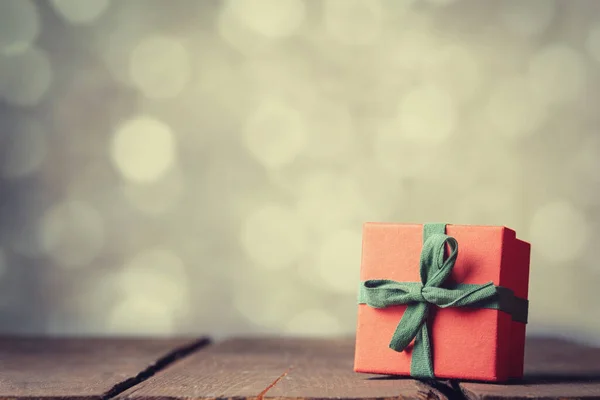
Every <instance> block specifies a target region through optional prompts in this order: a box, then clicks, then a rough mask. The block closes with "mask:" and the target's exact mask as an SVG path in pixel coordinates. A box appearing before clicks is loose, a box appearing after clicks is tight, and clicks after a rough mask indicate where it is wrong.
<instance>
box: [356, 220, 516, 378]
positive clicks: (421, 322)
mask: <svg viewBox="0 0 600 400" xmlns="http://www.w3.org/2000/svg"><path fill="white" fill-rule="evenodd" d="M445 232H446V225H445V224H425V225H424V226H423V248H422V250H421V258H420V274H421V283H418V282H396V281H392V280H387V279H371V280H367V281H365V282H361V285H360V290H359V296H358V301H359V304H367V305H368V306H370V307H373V308H386V307H391V306H397V305H408V307H407V308H406V311H404V315H403V316H402V318H401V320H400V323H398V326H397V327H396V330H395V332H394V334H393V335H392V340H391V341H390V345H389V347H390V348H391V349H393V350H395V351H399V352H400V351H403V350H404V349H406V347H408V345H409V344H410V343H411V342H412V341H413V339H414V345H413V350H412V359H411V365H410V374H411V376H413V377H416V378H429V379H431V378H434V377H435V376H434V373H433V359H432V356H431V338H430V335H429V327H428V318H429V309H430V306H431V305H435V306H438V307H440V308H446V307H474V308H490V309H496V310H500V311H503V312H506V313H509V314H510V315H511V317H512V319H513V320H515V321H518V322H523V323H527V309H528V302H527V300H525V299H521V298H518V297H516V296H515V295H514V293H513V291H512V290H510V289H508V288H505V287H502V286H495V285H494V283H493V282H488V283H485V284H482V285H473V284H455V285H452V286H451V287H448V286H447V287H442V284H443V283H444V281H445V280H446V279H447V278H448V277H449V276H450V274H451V273H452V268H454V264H455V262H456V257H457V256H458V242H457V241H456V239H454V238H453V237H450V236H448V235H446V234H445ZM446 245H448V247H449V248H450V254H449V255H448V257H446V256H445V253H446V251H445V250H446Z"/></svg>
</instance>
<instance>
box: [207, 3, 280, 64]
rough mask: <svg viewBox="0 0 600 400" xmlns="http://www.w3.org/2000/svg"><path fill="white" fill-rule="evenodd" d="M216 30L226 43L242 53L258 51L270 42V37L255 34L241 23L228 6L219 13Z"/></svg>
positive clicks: (266, 46)
mask: <svg viewBox="0 0 600 400" xmlns="http://www.w3.org/2000/svg"><path fill="white" fill-rule="evenodd" d="M217 30H218V32H219V36H220V37H221V38H223V40H224V41H225V42H226V43H227V44H228V45H230V46H231V47H233V48H234V49H236V50H237V51H239V52H241V53H244V54H252V53H256V52H260V51H262V50H264V49H266V48H268V47H269V45H270V44H271V42H272V40H271V39H270V38H268V37H266V36H262V35H259V34H257V33H256V32H254V31H252V30H251V29H250V28H249V27H248V26H246V25H245V24H243V23H241V22H240V21H239V20H238V19H237V17H236V15H235V14H234V13H233V12H231V8H230V7H224V8H223V9H222V12H221V13H220V14H219V17H218V20H217Z"/></svg>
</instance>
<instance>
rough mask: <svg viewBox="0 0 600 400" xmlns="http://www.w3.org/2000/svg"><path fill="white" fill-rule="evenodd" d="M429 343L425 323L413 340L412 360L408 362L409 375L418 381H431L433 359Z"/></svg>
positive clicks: (432, 376)
mask: <svg viewBox="0 0 600 400" xmlns="http://www.w3.org/2000/svg"><path fill="white" fill-rule="evenodd" d="M431 351H432V349H431V341H430V340H429V328H428V327H427V322H425V323H423V326H422V328H421V330H420V331H419V333H418V334H417V336H416V338H415V344H414V346H413V351H412V358H411V361H410V375H411V376H413V377H415V378H420V379H433V378H434V377H435V375H434V374H433V357H432V355H431Z"/></svg>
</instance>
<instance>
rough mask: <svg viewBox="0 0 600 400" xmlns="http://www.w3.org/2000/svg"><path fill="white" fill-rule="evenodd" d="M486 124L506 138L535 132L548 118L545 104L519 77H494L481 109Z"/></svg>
mask: <svg viewBox="0 0 600 400" xmlns="http://www.w3.org/2000/svg"><path fill="white" fill-rule="evenodd" d="M484 115H485V118H486V121H488V124H489V127H490V128H492V129H493V130H494V131H496V132H498V133H499V134H501V135H503V136H505V137H508V138H518V137H522V136H526V135H530V134H532V133H534V132H536V131H537V130H538V129H539V128H540V127H541V126H542V124H543V123H544V122H545V120H546V118H547V117H548V108H547V106H546V103H545V102H543V101H540V98H539V97H538V96H534V94H533V93H532V92H531V90H530V88H529V86H528V84H527V81H526V80H525V79H523V78H521V77H517V76H515V77H510V78H505V79H499V80H496V82H495V83H494V86H493V87H492V90H491V93H490V97H489V100H488V102H487V104H486V105H485V108H484Z"/></svg>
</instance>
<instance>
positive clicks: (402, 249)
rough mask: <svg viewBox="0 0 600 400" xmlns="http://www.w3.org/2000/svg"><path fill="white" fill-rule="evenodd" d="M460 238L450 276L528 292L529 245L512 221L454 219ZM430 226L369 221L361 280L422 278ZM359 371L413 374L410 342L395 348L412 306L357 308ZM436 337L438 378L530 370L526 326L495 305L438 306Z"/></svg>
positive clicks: (450, 228)
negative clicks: (502, 224) (392, 343)
mask: <svg viewBox="0 0 600 400" xmlns="http://www.w3.org/2000/svg"><path fill="white" fill-rule="evenodd" d="M446 234H448V235H449V236H452V237H454V238H456V240H457V241H458V245H459V250H458V258H457V260H456V264H455V266H454V269H453V272H452V275H451V276H450V278H449V279H448V281H447V282H449V283H450V282H456V283H471V284H484V283H487V282H489V281H492V282H494V284H495V285H498V286H504V287H507V288H509V289H512V290H513V291H514V292H515V294H516V295H517V296H519V297H522V298H527V295H528V293H527V291H528V284H529V253H530V245H529V244H528V243H526V242H523V241H521V240H518V239H517V238H516V235H515V232H514V231H513V230H511V229H508V228H505V227H495V226H467V225H447V227H446ZM422 244H423V226H422V225H416V224H390V223H367V224H365V225H364V228H363V249H362V266H361V272H360V279H361V281H365V280H369V279H391V280H395V281H406V282H420V277H419V256H420V254H421V248H422ZM358 307H359V308H358V326H357V335H356V352H355V363H354V369H355V371H357V372H365V373H375V374H389V375H406V376H408V375H410V363H411V347H409V348H408V349H406V350H405V351H403V352H396V351H394V350H392V349H390V348H389V347H388V345H389V341H390V339H391V337H392V334H393V332H394V330H395V328H396V326H397V325H398V323H399V322H400V319H401V318H402V314H403V313H404V310H405V309H406V306H405V305H403V306H394V307H388V308H385V309H374V308H371V307H369V306H368V305H366V304H361V305H359V306H358ZM430 315H431V318H430V321H431V324H430V327H431V330H430V333H431V338H432V346H433V363H434V373H435V376H436V377H437V378H452V379H468V380H481V381H496V382H499V381H505V380H507V379H508V378H520V377H522V375H523V358H524V348H525V324H523V323H519V322H514V321H512V319H511V317H510V316H509V315H508V314H507V313H504V312H501V311H497V310H490V309H473V308H464V307H463V308H446V309H439V308H437V307H435V306H432V307H431V314H430Z"/></svg>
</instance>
